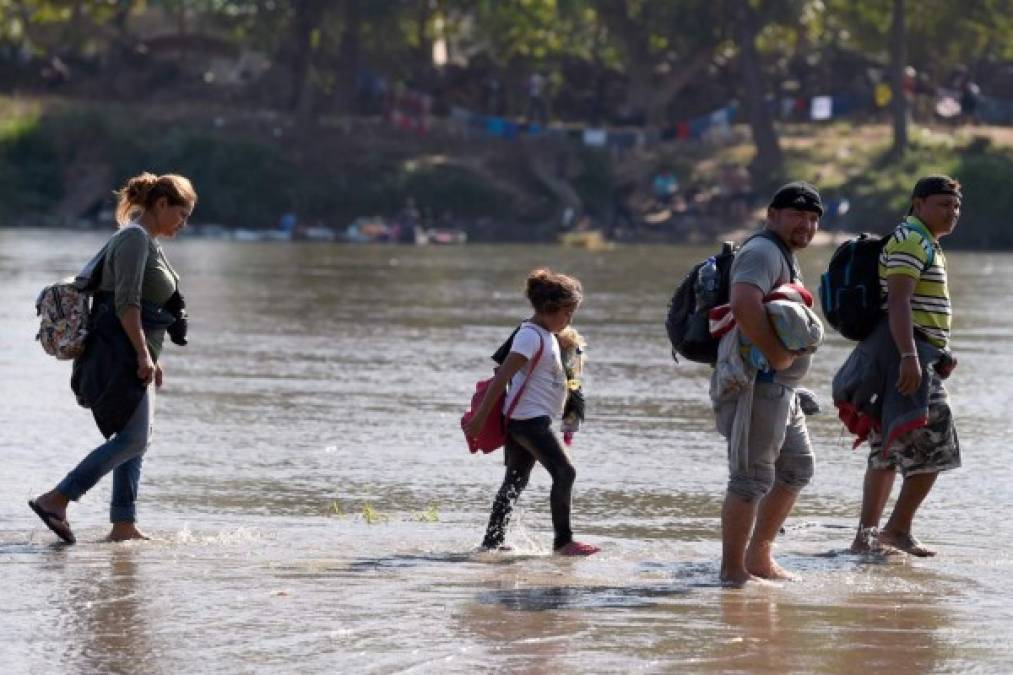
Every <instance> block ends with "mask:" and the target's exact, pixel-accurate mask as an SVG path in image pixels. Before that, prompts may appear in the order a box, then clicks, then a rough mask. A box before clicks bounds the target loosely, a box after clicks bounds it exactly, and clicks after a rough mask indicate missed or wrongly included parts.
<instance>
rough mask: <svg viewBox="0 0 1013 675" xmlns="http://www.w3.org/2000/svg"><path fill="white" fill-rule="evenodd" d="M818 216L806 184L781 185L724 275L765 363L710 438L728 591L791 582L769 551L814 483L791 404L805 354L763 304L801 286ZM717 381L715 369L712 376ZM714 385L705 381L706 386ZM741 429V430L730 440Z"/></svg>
mask: <svg viewBox="0 0 1013 675" xmlns="http://www.w3.org/2000/svg"><path fill="white" fill-rule="evenodd" d="M822 215H823V202H822V200H821V198H820V195H819V192H817V191H816V188H814V187H813V186H812V185H810V184H808V183H804V182H795V183H789V184H787V185H785V186H783V187H782V188H780V189H779V190H778V191H777V193H776V194H775V195H774V197H773V199H772V200H771V202H770V206H768V208H767V221H766V226H765V228H764V231H763V232H761V233H759V234H757V235H754V236H753V237H751V238H749V239H748V240H747V241H746V242H745V243H744V244H743V245H742V248H741V249H740V250H739V251H738V253H736V255H735V260H734V262H733V263H732V267H731V271H730V285H731V290H730V302H729V304H730V308H731V312H732V315H733V316H734V319H735V323H736V326H737V328H738V331H739V332H740V333H741V335H742V337H744V338H745V339H746V340H747V341H748V342H749V343H751V345H752V347H755V348H756V349H759V350H760V352H761V353H762V356H763V357H764V358H765V361H766V364H768V367H767V368H766V369H759V370H757V372H756V375H755V381H754V382H753V389H752V393H751V394H748V393H747V396H750V397H751V398H749V399H748V400H746V399H743V398H742V397H737V398H729V399H722V400H720V401H715V408H714V410H715V415H716V417H717V427H718V430H719V431H720V432H721V433H722V435H724V436H725V437H726V438H727V439H728V471H729V478H728V487H727V491H726V493H725V501H724V506H723V508H722V510H721V543H722V554H721V580H722V581H723V582H725V583H727V584H729V585H733V586H741V585H743V584H745V583H747V582H749V581H755V580H757V579H758V578H764V579H790V578H792V577H791V575H790V574H789V573H788V572H787V571H786V570H784V569H783V568H782V567H781V566H780V565H778V564H777V562H776V561H775V560H774V557H773V548H774V538H775V537H776V536H777V533H778V531H779V530H780V529H781V525H782V524H783V523H784V520H785V518H787V517H788V514H789V513H790V512H791V509H792V507H793V506H794V504H795V500H796V498H797V497H798V494H799V492H800V491H801V490H802V488H804V487H805V486H806V485H807V484H808V483H809V480H810V479H811V478H812V475H813V466H814V461H813V451H812V444H811V443H810V440H809V432H808V429H807V427H806V422H805V414H804V412H803V410H802V403H801V401H800V398H799V384H800V382H801V380H802V378H803V377H804V376H805V375H806V373H807V372H808V371H809V363H810V360H811V355H810V353H809V352H805V353H803V352H802V351H792V350H789V349H788V348H787V347H786V346H785V345H784V343H783V342H782V339H781V338H780V337H779V334H778V332H777V331H776V329H775V327H774V326H773V325H772V321H771V318H770V315H768V312H767V309H766V308H765V306H764V302H765V300H767V299H769V297H770V296H771V293H772V292H773V291H774V290H775V289H777V288H778V287H781V286H784V285H786V284H797V285H801V283H802V277H801V273H800V272H799V268H798V261H797V260H796V258H795V252H796V251H799V250H801V249H804V248H805V247H807V246H808V245H809V243H810V242H811V241H812V239H813V235H815V234H816V230H817V228H818V227H819V219H820V216H822ZM817 321H818V320H817ZM819 331H820V333H822V326H819ZM731 337H732V335H731V334H730V335H726V336H725V337H724V338H722V339H723V340H728V339H731ZM821 338H822V335H820V339H821ZM723 346H727V345H723ZM719 375H720V371H719V369H716V370H715V372H714V376H713V377H714V378H717V377H719ZM715 384H716V383H715V381H714V380H713V379H712V388H713V387H714V386H715ZM743 416H744V417H743ZM746 425H748V428H747V429H746V430H745V431H743V432H741V433H735V429H736V428H739V429H742V428H744V427H745V426H746Z"/></svg>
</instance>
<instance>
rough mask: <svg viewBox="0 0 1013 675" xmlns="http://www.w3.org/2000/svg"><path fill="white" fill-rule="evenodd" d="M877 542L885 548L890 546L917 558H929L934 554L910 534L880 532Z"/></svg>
mask: <svg viewBox="0 0 1013 675" xmlns="http://www.w3.org/2000/svg"><path fill="white" fill-rule="evenodd" d="M879 541H880V542H882V543H883V544H884V545H885V546H892V547H893V548H896V549H900V550H901V551H904V552H905V553H910V554H911V555H913V556H918V557H919V558H931V557H932V556H934V555H935V554H936V552H935V551H933V550H932V549H931V548H928V547H927V546H924V545H923V544H922V543H921V542H920V541H918V540H917V539H915V538H914V537H913V536H912V535H911V533H910V532H894V531H893V530H880V532H879Z"/></svg>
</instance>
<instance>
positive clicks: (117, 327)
mask: <svg viewBox="0 0 1013 675" xmlns="http://www.w3.org/2000/svg"><path fill="white" fill-rule="evenodd" d="M116 195H117V197H118V203H117V206H116V221H117V223H118V224H119V229H118V231H117V232H116V233H115V234H114V235H113V236H112V237H111V238H110V239H109V241H108V242H107V243H106V245H105V246H104V247H103V248H102V250H101V251H99V253H98V255H96V256H95V258H94V259H93V260H92V262H91V263H89V265H88V266H87V267H86V268H85V272H84V273H83V276H84V275H88V274H90V275H91V283H90V286H91V287H93V288H95V289H96V290H95V294H94V300H93V304H92V311H91V317H90V319H89V327H90V333H89V336H88V343H87V346H86V348H85V352H84V354H83V355H82V356H80V357H78V359H77V360H75V362H74V373H73V376H72V378H71V386H72V388H73V389H74V393H75V394H76V395H77V399H78V402H79V403H81V405H83V406H85V407H87V408H91V410H92V414H93V415H94V417H95V422H96V424H97V425H98V428H99V431H100V432H102V435H103V436H105V438H106V441H105V443H103V444H102V445H100V446H98V447H97V448H95V449H94V450H92V451H91V452H90V453H88V455H87V456H86V457H85V458H84V459H83V460H82V461H81V463H80V464H78V465H77V466H76V467H75V468H74V469H73V470H71V472H70V473H68V474H67V475H66V477H65V478H64V479H63V480H62V481H60V483H59V484H58V485H57V486H56V487H55V488H54V489H52V490H50V491H49V492H47V493H45V494H43V495H41V496H39V497H36V498H35V499H32V500H29V502H28V505H29V506H30V507H31V509H32V510H33V511H34V512H35V513H36V515H38V516H39V518H41V519H42V522H43V523H45V524H46V526H47V527H48V528H49V529H50V530H52V531H53V532H54V533H55V534H56V535H57V536H58V537H60V539H62V540H63V541H65V542H67V543H68V544H73V543H74V542H75V537H74V533H73V531H72V530H71V528H70V522H69V521H68V519H67V505H68V504H69V503H70V502H71V501H76V500H78V499H80V498H81V496H82V495H84V494H85V493H86V492H88V490H90V489H91V488H92V487H94V486H95V484H96V483H98V481H99V480H100V479H101V478H102V477H103V476H105V475H106V474H107V473H110V472H112V474H113V486H112V503H111V506H110V510H109V517H110V520H111V521H112V530H111V531H110V532H109V537H108V538H109V539H110V540H112V541H124V540H127V539H145V538H146V537H145V536H144V535H143V534H142V533H141V531H140V530H138V529H137V511H136V501H137V490H138V486H139V483H140V479H141V461H142V458H143V456H144V453H145V451H146V450H147V449H148V442H149V440H150V438H151V424H152V418H153V416H154V412H155V389H157V388H159V387H161V386H162V367H161V365H159V362H158V357H159V354H160V353H161V351H162V343H163V341H164V338H165V334H166V332H168V333H169V336H170V338H171V340H172V341H173V342H175V343H176V344H180V345H183V344H186V313H185V311H183V301H182V296H181V295H180V292H179V275H178V274H176V271H175V270H174V269H173V268H172V265H170V264H169V261H168V259H167V258H166V257H165V253H164V252H163V251H162V247H161V246H160V245H159V243H158V240H159V239H160V238H162V237H168V238H172V237H174V236H176V234H177V233H178V232H179V231H180V230H182V229H183V228H184V227H185V226H186V222H187V219H188V218H189V217H190V214H191V213H193V209H194V206H195V204H196V203H197V193H196V192H195V191H194V189H193V186H192V185H191V184H190V181H189V180H187V179H186V178H184V177H182V176H177V175H173V174H166V175H163V176H155V175H153V174H150V173H143V174H141V175H139V176H135V177H133V178H131V179H130V180H128V181H127V184H126V185H125V186H123V188H121V189H120V190H118V191H117V192H116ZM151 385H154V387H152V386H151Z"/></svg>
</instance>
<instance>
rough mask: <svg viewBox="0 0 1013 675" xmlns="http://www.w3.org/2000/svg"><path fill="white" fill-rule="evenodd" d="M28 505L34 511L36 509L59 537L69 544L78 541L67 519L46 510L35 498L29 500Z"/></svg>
mask: <svg viewBox="0 0 1013 675" xmlns="http://www.w3.org/2000/svg"><path fill="white" fill-rule="evenodd" d="M28 507H29V508H30V509H31V510H32V511H35V515H37V516H38V517H39V518H40V519H42V522H43V523H45V524H46V527H48V528H49V529H50V530H52V531H53V534H55V535H56V536H57V537H59V538H60V539H62V540H63V541H65V542H67V543H68V544H75V543H77V538H75V537H74V533H73V532H72V531H71V530H70V523H68V522H67V521H66V520H63V519H62V518H60V517H59V516H58V515H56V514H55V513H51V512H49V511H47V510H45V509H44V508H42V507H41V506H39V505H38V504H36V503H35V500H34V499H29V500H28Z"/></svg>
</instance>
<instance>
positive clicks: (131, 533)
mask: <svg viewBox="0 0 1013 675" xmlns="http://www.w3.org/2000/svg"><path fill="white" fill-rule="evenodd" d="M132 539H144V540H149V539H151V537H149V536H147V535H146V534H144V533H143V532H141V531H140V530H138V529H137V525H135V524H134V523H128V522H123V523H113V529H111V530H110V531H109V535H108V536H107V537H106V541H130V540H132Z"/></svg>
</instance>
